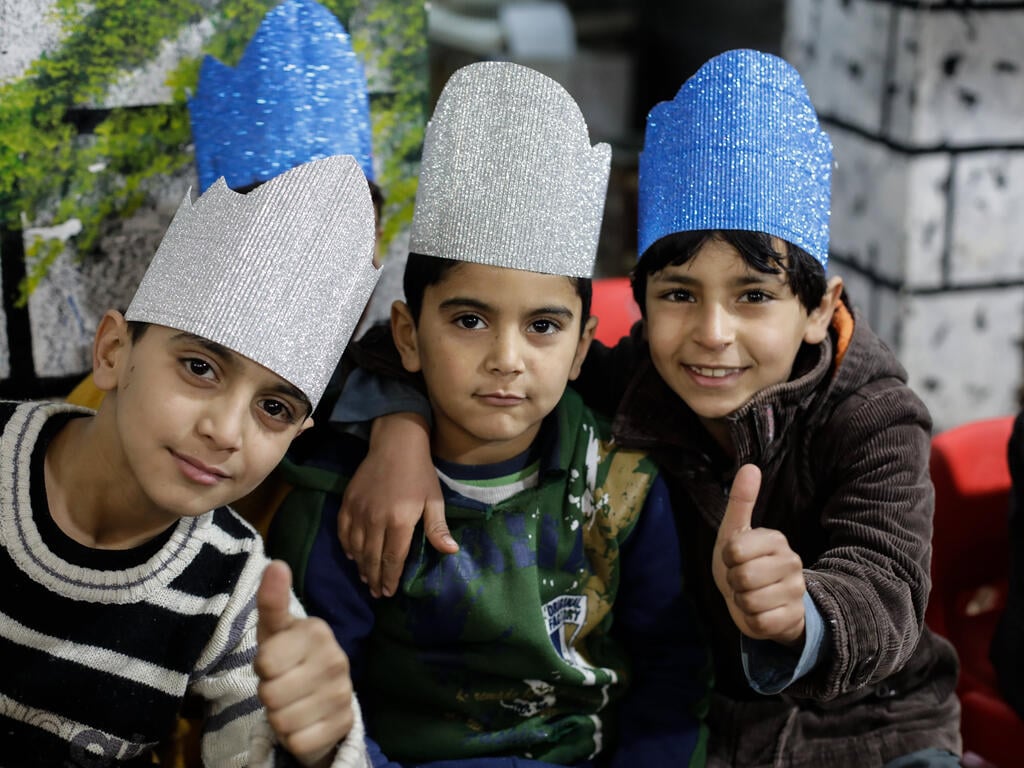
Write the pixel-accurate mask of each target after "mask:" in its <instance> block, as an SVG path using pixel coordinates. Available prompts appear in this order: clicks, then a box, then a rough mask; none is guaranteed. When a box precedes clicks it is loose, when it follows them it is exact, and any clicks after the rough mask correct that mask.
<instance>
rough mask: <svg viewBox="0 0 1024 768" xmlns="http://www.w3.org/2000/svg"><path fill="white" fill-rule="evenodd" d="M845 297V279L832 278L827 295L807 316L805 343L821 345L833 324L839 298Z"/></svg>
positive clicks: (826, 289)
mask: <svg viewBox="0 0 1024 768" xmlns="http://www.w3.org/2000/svg"><path fill="white" fill-rule="evenodd" d="M842 295H843V278H841V277H838V276H836V277H831V278H829V281H828V287H827V288H825V295H824V296H822V297H821V303H820V304H818V306H817V307H815V308H814V309H813V310H811V313H810V314H809V315H808V316H807V327H806V328H805V329H804V341H805V342H807V343H808V344H820V343H821V342H822V341H824V340H825V335H826V334H827V333H828V328H829V326H830V325H831V324H832V315H834V314H835V312H836V307H837V306H839V297H840V296H842Z"/></svg>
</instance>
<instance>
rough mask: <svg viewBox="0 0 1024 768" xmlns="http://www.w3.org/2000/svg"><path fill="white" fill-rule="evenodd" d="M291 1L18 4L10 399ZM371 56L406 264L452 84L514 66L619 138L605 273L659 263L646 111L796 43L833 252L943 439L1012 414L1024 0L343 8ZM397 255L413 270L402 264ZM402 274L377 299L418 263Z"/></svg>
mask: <svg viewBox="0 0 1024 768" xmlns="http://www.w3.org/2000/svg"><path fill="white" fill-rule="evenodd" d="M275 4H276V3H275V2H274V0H195V1H188V0H176V2H165V1H164V0H138V1H137V2H134V3H132V4H130V5H127V6H126V5H125V4H124V3H123V2H119V1H118V0H95V1H94V2H91V3H88V4H86V3H84V2H82V3H75V2H70V0H0V257H2V263H3V268H2V271H0V289H2V295H3V304H2V307H0V395H2V396H8V397H34V396H59V395H62V394H64V393H66V392H67V391H68V390H69V389H70V387H71V386H73V385H74V383H75V382H76V381H77V380H78V379H79V378H80V377H81V376H82V375H83V374H84V373H85V372H86V371H87V370H88V369H89V367H90V358H89V348H90V344H91V338H92V333H93V330H94V328H95V325H96V323H97V322H98V320H99V317H100V316H101V315H102V312H103V310H104V309H105V308H106V307H107V306H122V305H124V304H125V303H126V302H127V300H128V299H130V297H131V294H132V291H133V289H134V285H135V284H136V282H137V280H138V278H139V276H140V275H141V273H142V271H143V270H144V269H145V266H146V264H147V263H148V259H149V258H150V256H151V255H152V253H153V251H154V250H155V247H156V244H157V243H158V242H159V239H160V236H161V235H162V233H163V230H164V228H165V227H166V225H167V223H168V222H169V220H170V217H171V215H172V214H173V211H174V210H175V208H176V207H177V204H178V203H179V202H180V201H181V199H182V196H183V195H184V193H185V190H186V189H187V188H188V187H189V185H194V184H195V175H194V169H193V165H192V154H191V152H192V147H191V144H190V140H191V139H190V135H189V129H188V118H187V110H186V108H185V99H186V97H187V94H188V93H189V89H190V88H194V86H195V82H196V75H197V71H198V62H199V61H200V59H201V56H202V55H203V54H205V53H212V54H214V55H216V56H217V57H218V58H220V59H221V60H222V61H224V62H225V63H228V64H235V63H236V62H237V59H238V57H239V56H240V55H241V51H242V48H243V46H244V44H245V42H246V41H247V40H248V39H249V37H250V36H251V35H252V33H253V31H254V30H255V27H256V25H257V24H258V23H259V20H260V19H261V18H262V15H263V14H264V13H265V12H266V11H267V10H268V9H269V8H271V7H273V6H274V5H275ZM323 4H324V5H326V6H327V7H328V8H330V9H331V10H332V11H333V12H334V13H335V14H336V15H337V16H338V18H339V19H340V20H341V21H342V23H343V24H345V26H346V28H347V29H348V30H349V32H350V34H351V35H352V39H353V45H354V47H355V49H356V52H357V53H358V54H359V55H360V56H361V57H363V60H364V63H365V65H366V68H367V76H368V84H369V90H370V103H371V113H372V117H373V129H374V153H375V166H376V167H377V169H378V170H377V173H378V181H379V182H380V184H381V186H382V187H383V191H384V193H385V195H386V198H387V205H386V208H385V211H384V223H385V237H384V240H385V243H384V245H385V252H386V254H387V256H386V263H387V262H388V261H389V260H390V261H391V262H392V263H399V262H400V261H401V256H402V254H404V250H405V240H404V239H403V237H404V234H405V230H406V228H407V226H408V223H409V220H410V215H411V203H412V199H413V195H414V194H415V177H416V170H417V161H418V152H419V142H420V141H421V139H422V128H423V122H424V120H425V117H426V116H427V115H428V114H429V113H430V110H431V108H432V106H433V102H434V99H436V97H437V94H438V93H439V91H440V89H441V87H442V86H443V84H444V82H445V80H446V79H447V77H448V75H450V74H451V72H453V71H454V70H455V69H457V68H458V67H460V66H462V65H464V64H467V63H470V62H472V61H478V60H483V59H511V60H515V61H519V62H521V63H524V64H527V65H529V66H533V67H534V68H536V69H539V70H541V71H543V72H546V73H547V74H549V75H551V76H552V77H554V78H555V79H557V80H558V81H559V82H561V83H562V84H563V85H564V86H565V87H566V88H567V89H568V90H569V91H570V92H571V93H572V94H573V95H574V97H575V98H576V100H577V102H578V103H579V104H580V106H581V108H582V110H583V112H584V115H585V117H586V118H587V121H588V124H589V126H590V129H591V137H592V139H593V140H594V141H595V142H596V141H607V142H609V143H610V144H611V145H612V148H613V154H612V158H613V159H612V174H611V182H610V187H609V195H608V202H607V207H606V216H605V222H604V227H603V230H602V236H601V244H600V252H599V257H598V276H615V275H624V274H626V273H628V271H629V269H630V268H631V267H632V265H633V263H635V259H636V240H635V237H636V214H635V211H636V166H637V154H638V152H639V150H640V147H641V138H642V132H643V124H644V118H645V115H646V113H647V111H648V110H649V109H650V107H651V106H653V105H654V104H655V103H656V102H658V101H660V100H664V99H669V98H672V96H674V95H675V92H676V91H677V90H678V88H679V86H680V85H681V84H682V82H683V81H684V80H685V79H686V78H687V77H688V76H689V75H690V74H692V73H693V72H694V71H695V70H696V69H697V68H698V67H699V66H700V64H701V63H703V62H704V61H705V60H706V59H707V58H709V57H710V56H712V55H714V54H716V53H719V52H721V51H723V50H726V49H728V48H735V47H753V48H758V49H761V50H765V51H770V52H773V53H778V54H779V55H781V56H783V57H784V58H786V59H788V60H789V61H790V62H791V63H793V64H794V65H795V66H796V67H797V68H798V69H799V70H800V72H801V73H802V75H803V76H804V79H805V81H806V82H807V85H808V88H809V90H810V93H811V97H812V100H813V101H814V103H815V105H816V107H817V109H818V111H819V115H820V117H821V119H822V122H823V124H824V127H825V128H826V130H827V131H828V132H829V133H830V135H831V137H832V140H833V143H834V145H835V158H836V169H835V174H834V181H833V210H832V255H831V260H830V265H829V269H830V270H831V271H833V272H834V273H836V274H841V275H842V276H843V277H844V279H845V280H846V283H847V286H848V289H849V291H850V296H851V299H852V301H853V303H854V304H855V306H857V307H858V308H859V309H860V310H861V312H862V316H863V317H864V318H865V319H866V320H867V321H868V322H869V323H870V324H871V325H872V327H873V328H875V329H876V330H877V331H878V332H879V334H880V335H881V336H882V337H883V339H885V340H886V342H887V343H888V344H889V345H890V346H891V347H892V348H893V349H894V351H895V352H896V354H897V356H898V357H899V358H900V360H901V361H902V362H903V364H904V365H905V366H906V368H907V370H908V372H909V374H910V382H911V385H912V386H913V387H914V388H915V390H917V391H918V393H919V394H920V395H921V396H922V397H923V398H924V399H925V401H926V402H927V404H928V406H929V408H930V409H931V411H932V414H933V417H934V419H935V423H936V428H937V430H939V431H941V430H943V429H948V428H949V427H952V426H955V425H958V424H962V423H964V422H967V421H971V420H976V419H979V418H984V417H988V416H995V415H1001V414H1007V413H1012V412H1015V411H1016V410H1017V408H1018V392H1019V390H1020V386H1021V381H1022V370H1024V360H1022V349H1021V337H1022V332H1024V290H1022V288H1024V239H1022V238H1020V237H1019V236H1018V233H1017V222H1018V220H1020V219H1021V218H1022V214H1024V119H1022V118H1024V82H1022V78H1024V47H1022V46H1021V45H1020V41H1021V40H1024V6H1022V5H1021V4H1020V3H1005V2H971V3H965V2H961V1H953V0H948V1H946V2H943V1H942V0H935V1H933V2H914V3H908V2H905V1H903V0H759V1H756V2H754V1H751V0H746V2H741V1H740V0H689V1H688V2H685V3H683V2H666V1H664V0H660V1H659V0H567V1H566V2H542V1H540V0H513V1H510V2H500V1H499V0H432V2H430V3H428V4H424V3H422V2H413V1H411V0H326V1H325V2H324V3H323ZM394 271H395V270H392V272H394ZM394 277H395V275H393V274H392V275H391V276H390V277H389V278H388V279H386V280H383V281H382V287H381V291H380V293H381V294H382V296H381V297H380V300H379V301H376V302H375V306H374V308H373V311H372V312H371V314H374V313H376V314H377V316H380V317H383V314H382V312H383V311H384V309H385V308H386V306H387V303H388V301H390V299H391V298H392V297H393V295H392V294H393V292H394V291H396V290H398V288H397V286H398V285H399V284H400V280H399V281H396V280H395V279H394Z"/></svg>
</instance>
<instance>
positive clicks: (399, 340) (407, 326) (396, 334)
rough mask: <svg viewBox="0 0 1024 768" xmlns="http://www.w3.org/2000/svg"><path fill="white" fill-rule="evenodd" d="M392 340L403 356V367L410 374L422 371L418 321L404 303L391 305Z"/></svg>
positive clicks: (398, 302) (399, 302)
mask: <svg viewBox="0 0 1024 768" xmlns="http://www.w3.org/2000/svg"><path fill="white" fill-rule="evenodd" d="M391 338H392V339H394V340H395V346H396V347H397V348H398V354H399V355H401V356H402V367H403V368H405V370H407V371H409V373H415V372H416V371H419V370H422V368H423V364H422V363H421V362H420V348H419V340H418V339H417V337H416V320H415V319H414V318H413V316H412V310H411V309H409V305H408V304H406V303H405V302H404V301H396V302H394V303H393V304H392V305H391Z"/></svg>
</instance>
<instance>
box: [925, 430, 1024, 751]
mask: <svg viewBox="0 0 1024 768" xmlns="http://www.w3.org/2000/svg"><path fill="white" fill-rule="evenodd" d="M1013 420H1014V419H1013V416H1005V417H998V418H994V419H982V420H979V421H974V422H970V423H967V424H963V425H961V426H959V427H954V428H953V429H949V430H947V431H945V432H941V433H939V434H938V435H936V436H935V437H934V438H933V439H932V451H931V462H930V467H931V477H932V482H933V483H934V485H935V531H934V534H933V538H932V570H931V574H932V592H931V596H930V597H929V600H928V608H927V610H926V612H925V621H926V622H927V623H928V626H929V627H931V628H932V629H933V630H934V631H935V632H937V633H939V634H940V635H943V636H944V637H946V638H948V639H949V641H950V642H952V643H953V645H954V646H955V647H956V650H957V653H958V654H959V656H960V665H961V671H960V680H959V682H958V684H957V694H958V695H959V696H960V702H961V707H962V718H961V730H962V733H963V739H964V750H965V751H970V752H974V753H977V754H978V755H981V756H982V757H984V758H985V759H986V760H987V761H989V762H991V763H992V764H994V765H996V766H998V767H999V768H1011V766H1016V765H1020V760H1021V758H1020V756H1021V753H1022V752H1021V750H1022V745H1024V721H1022V720H1021V719H1020V718H1019V717H1018V716H1017V715H1016V713H1015V712H1014V711H1013V710H1012V709H1010V707H1009V705H1008V704H1007V703H1006V702H1005V701H1004V700H1003V699H1002V697H1001V696H1000V695H999V693H998V690H997V688H996V680H995V671H994V670H993V669H992V664H991V662H990V661H989V658H988V649H989V644H990V643H991V640H992V633H993V632H994V630H995V626H996V622H997V621H998V619H999V615H1000V613H1001V612H1002V610H1003V608H1004V607H1005V605H1006V590H1007V574H1008V569H1009V556H1010V555H1009V535H1008V528H1007V514H1008V510H1009V496H1010V471H1009V467H1008V466H1007V460H1006V450H1007V443H1008V442H1009V439H1010V431H1011V429H1012V427H1013Z"/></svg>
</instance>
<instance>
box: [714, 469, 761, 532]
mask: <svg viewBox="0 0 1024 768" xmlns="http://www.w3.org/2000/svg"><path fill="white" fill-rule="evenodd" d="M760 490H761V470H760V469H759V468H758V467H757V466H756V465H754V464H744V465H743V466H742V467H740V468H739V471H738V472H736V477H735V478H733V481H732V488H731V489H730V491H729V503H728V504H727V505H726V507H725V515H724V516H723V517H722V524H721V525H720V526H719V527H718V540H719V542H721V543H724V542H726V541H728V540H729V539H730V538H731V537H732V536H733V534H735V533H738V532H740V531H745V530H749V529H750V519H751V517H752V516H753V514H754V504H755V502H756V501H757V494H758V493H759V492H760Z"/></svg>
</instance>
